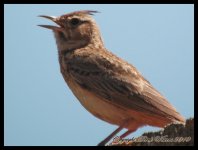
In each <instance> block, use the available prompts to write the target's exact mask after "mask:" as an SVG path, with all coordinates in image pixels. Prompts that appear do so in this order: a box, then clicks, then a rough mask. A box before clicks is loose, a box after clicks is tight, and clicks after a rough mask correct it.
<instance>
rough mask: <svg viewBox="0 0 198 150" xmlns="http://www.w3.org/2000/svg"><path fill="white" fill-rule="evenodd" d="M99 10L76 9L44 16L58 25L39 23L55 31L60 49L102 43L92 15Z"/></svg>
mask: <svg viewBox="0 0 198 150" xmlns="http://www.w3.org/2000/svg"><path fill="white" fill-rule="evenodd" d="M93 13H97V11H89V10H84V11H75V12H72V13H68V14H64V15H62V16H60V17H53V16H44V15H41V16H40V17H44V18H47V19H50V20H51V21H53V22H55V23H56V24H57V25H58V26H52V25H39V26H41V27H44V28H47V29H51V30H53V31H54V34H55V38H56V43H57V46H58V50H59V51H61V50H67V49H77V48H82V47H84V46H87V45H89V44H93V45H95V46H97V44H99V43H101V44H102V40H101V37H100V32H99V29H98V27H97V25H96V23H95V21H94V19H93V18H92V17H91V15H93Z"/></svg>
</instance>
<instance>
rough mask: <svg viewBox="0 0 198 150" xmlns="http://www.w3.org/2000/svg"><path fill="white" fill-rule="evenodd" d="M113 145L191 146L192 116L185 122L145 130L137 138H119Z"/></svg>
mask: <svg viewBox="0 0 198 150" xmlns="http://www.w3.org/2000/svg"><path fill="white" fill-rule="evenodd" d="M116 138H117V139H115V138H114V140H113V141H114V142H115V141H119V142H118V143H117V144H116V142H115V143H112V145H113V146H193V145H194V118H189V119H187V120H186V124H185V125H182V124H170V125H168V126H166V127H165V128H164V129H163V130H160V131H157V132H147V133H144V134H142V136H140V137H138V138H134V139H133V140H130V139H119V137H116Z"/></svg>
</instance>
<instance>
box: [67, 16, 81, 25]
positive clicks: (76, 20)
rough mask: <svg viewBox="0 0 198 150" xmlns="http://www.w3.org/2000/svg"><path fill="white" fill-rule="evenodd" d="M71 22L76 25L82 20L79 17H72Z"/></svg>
mask: <svg viewBox="0 0 198 150" xmlns="http://www.w3.org/2000/svg"><path fill="white" fill-rule="evenodd" d="M69 23H70V25H72V26H76V25H78V24H79V23H80V20H79V19H78V18H72V19H71V20H70V22H69Z"/></svg>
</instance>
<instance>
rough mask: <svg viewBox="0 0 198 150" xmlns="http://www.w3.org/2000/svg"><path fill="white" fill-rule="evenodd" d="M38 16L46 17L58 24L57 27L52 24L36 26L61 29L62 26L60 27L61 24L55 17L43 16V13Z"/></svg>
mask: <svg viewBox="0 0 198 150" xmlns="http://www.w3.org/2000/svg"><path fill="white" fill-rule="evenodd" d="M39 17H43V18H47V19H49V20H51V21H53V22H55V23H56V24H58V25H59V27H57V26H52V25H38V26H40V27H44V28H47V29H51V30H58V31H63V28H62V27H61V24H60V23H59V21H58V18H57V17H54V16H45V15H41V16H39Z"/></svg>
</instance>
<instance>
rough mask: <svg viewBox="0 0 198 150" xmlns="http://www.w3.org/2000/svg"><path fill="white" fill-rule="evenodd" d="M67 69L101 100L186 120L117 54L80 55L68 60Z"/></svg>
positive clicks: (81, 84) (77, 80) (150, 113)
mask: <svg viewBox="0 0 198 150" xmlns="http://www.w3.org/2000/svg"><path fill="white" fill-rule="evenodd" d="M68 69H69V71H70V74H71V77H72V78H73V79H74V80H75V81H76V82H77V83H78V84H79V85H80V86H82V87H83V88H85V89H87V90H89V91H91V92H92V93H95V94H96V95H97V96H99V97H101V98H102V99H104V98H105V99H106V100H108V101H110V102H113V103H114V104H117V105H119V106H123V107H125V108H129V109H132V110H135V111H139V112H144V113H147V114H149V115H155V116H156V115H158V116H160V117H162V116H163V117H169V118H172V119H175V120H178V121H181V122H182V121H183V118H182V117H181V115H180V114H179V113H178V112H177V111H176V110H175V108H174V107H173V106H172V105H171V104H170V103H169V102H168V101H167V100H166V99H165V98H164V97H163V96H162V95H161V94H160V93H159V92H158V91H157V90H155V89H154V88H153V87H152V86H151V84H150V83H149V82H148V81H147V80H145V79H144V78H143V77H142V75H141V74H140V73H139V72H138V71H137V70H136V68H135V67H133V66H132V65H130V64H128V63H127V62H125V61H123V60H121V59H120V58H118V57H116V56H115V55H112V54H111V55H110V56H107V57H105V56H102V55H89V56H86V57H85V56H79V57H78V56H77V57H74V58H73V59H71V60H70V61H69V62H68Z"/></svg>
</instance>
